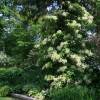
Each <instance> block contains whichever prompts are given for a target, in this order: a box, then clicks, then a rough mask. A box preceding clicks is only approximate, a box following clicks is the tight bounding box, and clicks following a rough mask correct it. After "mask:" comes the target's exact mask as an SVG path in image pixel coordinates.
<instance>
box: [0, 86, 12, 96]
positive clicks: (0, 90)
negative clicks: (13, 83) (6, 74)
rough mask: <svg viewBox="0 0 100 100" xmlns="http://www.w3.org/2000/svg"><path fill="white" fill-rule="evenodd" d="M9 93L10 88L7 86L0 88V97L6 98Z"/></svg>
mask: <svg viewBox="0 0 100 100" xmlns="http://www.w3.org/2000/svg"><path fill="white" fill-rule="evenodd" d="M10 92H11V88H10V87H9V86H7V85H5V86H3V87H1V88H0V96H2V97H4V96H8V95H9V94H10Z"/></svg>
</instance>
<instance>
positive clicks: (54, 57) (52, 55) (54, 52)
mask: <svg viewBox="0 0 100 100" xmlns="http://www.w3.org/2000/svg"><path fill="white" fill-rule="evenodd" d="M49 56H50V58H51V59H52V60H53V61H58V60H60V58H61V56H60V55H59V54H58V53H57V51H53V52H52V53H51V54H50V55H49Z"/></svg>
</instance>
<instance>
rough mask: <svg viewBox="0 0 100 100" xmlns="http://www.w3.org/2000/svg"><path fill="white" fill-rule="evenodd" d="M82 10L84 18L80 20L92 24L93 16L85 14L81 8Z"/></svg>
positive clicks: (85, 11)
mask: <svg viewBox="0 0 100 100" xmlns="http://www.w3.org/2000/svg"><path fill="white" fill-rule="evenodd" d="M82 10H83V12H84V16H83V17H82V20H84V21H87V22H88V23H89V24H92V22H93V16H92V15H91V14H89V12H87V10H86V9H85V8H84V7H82Z"/></svg>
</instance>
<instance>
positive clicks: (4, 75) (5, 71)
mask: <svg viewBox="0 0 100 100" xmlns="http://www.w3.org/2000/svg"><path fill="white" fill-rule="evenodd" d="M21 76H22V69H21V68H17V67H11V68H0V82H2V83H4V84H10V85H15V84H20V82H22V77H21Z"/></svg>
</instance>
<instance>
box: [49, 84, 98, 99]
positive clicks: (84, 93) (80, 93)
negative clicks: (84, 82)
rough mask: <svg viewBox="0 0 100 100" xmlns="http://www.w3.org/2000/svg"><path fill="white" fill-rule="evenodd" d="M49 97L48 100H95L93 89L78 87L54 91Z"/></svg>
mask: <svg viewBox="0 0 100 100" xmlns="http://www.w3.org/2000/svg"><path fill="white" fill-rule="evenodd" d="M49 95H50V98H49V100H97V99H96V94H95V91H94V90H93V89H88V88H86V87H79V86H78V87H66V88H61V89H56V90H53V91H51V92H50V94H49Z"/></svg>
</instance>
